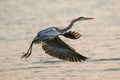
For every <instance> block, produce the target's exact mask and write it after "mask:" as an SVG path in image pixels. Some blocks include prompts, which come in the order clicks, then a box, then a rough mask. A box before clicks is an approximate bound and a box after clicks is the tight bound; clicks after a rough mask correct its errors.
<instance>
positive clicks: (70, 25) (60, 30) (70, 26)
mask: <svg viewBox="0 0 120 80" xmlns="http://www.w3.org/2000/svg"><path fill="white" fill-rule="evenodd" d="M75 22H76V20H73V21H72V22H71V23H70V24H69V25H68V26H67V27H66V28H63V29H59V32H61V33H63V32H65V31H67V30H69V29H71V28H72V27H73V25H74V23H75Z"/></svg>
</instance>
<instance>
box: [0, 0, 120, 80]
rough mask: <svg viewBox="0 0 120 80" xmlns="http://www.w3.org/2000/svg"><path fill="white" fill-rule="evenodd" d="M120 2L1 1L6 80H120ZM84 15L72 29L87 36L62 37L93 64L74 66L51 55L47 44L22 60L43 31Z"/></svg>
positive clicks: (1, 62) (0, 57)
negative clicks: (86, 19) (46, 52)
mask: <svg viewBox="0 0 120 80" xmlns="http://www.w3.org/2000/svg"><path fill="white" fill-rule="evenodd" d="M119 3H120V0H0V80H120V13H119V12H120V4H119ZM79 16H85V17H93V18H95V19H94V20H91V21H83V22H78V23H76V24H75V25H74V27H73V28H72V29H71V30H75V31H78V32H80V33H81V34H82V37H81V38H80V39H78V40H70V39H66V38H64V37H62V39H63V40H64V41H66V42H67V43H68V44H70V45H71V46H72V47H73V48H75V49H76V51H77V52H79V53H80V54H82V55H85V56H88V57H89V59H88V60H87V61H84V62H81V63H72V62H67V61H63V60H59V59H56V58H54V57H51V56H49V55H47V54H45V53H44V52H43V50H42V49H41V45H34V47H33V54H32V55H31V56H30V57H29V58H28V59H27V60H24V59H23V60H22V59H20V57H21V55H22V53H23V52H25V51H27V49H28V47H29V45H30V43H31V41H32V39H33V37H34V36H35V35H36V34H37V32H38V31H40V30H42V29H45V28H48V27H51V26H56V27H59V28H63V27H65V26H67V25H68V24H69V22H70V21H71V20H72V19H74V18H77V17H79Z"/></svg>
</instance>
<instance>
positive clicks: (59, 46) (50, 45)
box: [22, 17, 93, 62]
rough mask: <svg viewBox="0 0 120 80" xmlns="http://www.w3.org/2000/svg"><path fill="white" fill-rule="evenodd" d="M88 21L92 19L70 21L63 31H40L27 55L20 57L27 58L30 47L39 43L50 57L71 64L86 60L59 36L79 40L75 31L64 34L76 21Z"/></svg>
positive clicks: (28, 52)
mask: <svg viewBox="0 0 120 80" xmlns="http://www.w3.org/2000/svg"><path fill="white" fill-rule="evenodd" d="M89 19H93V18H85V17H79V18H77V19H74V20H72V22H71V23H70V25H68V26H67V27H66V28H64V29H59V28H57V27H50V28H47V29H44V30H41V31H40V32H38V34H37V36H36V37H35V38H34V40H33V41H32V43H31V45H30V47H29V49H28V51H27V53H24V55H22V58H28V57H29V56H30V55H31V53H32V46H33V44H34V43H35V44H38V43H41V44H42V49H43V50H44V51H45V53H47V54H49V55H50V56H53V57H56V58H59V59H63V60H67V61H71V62H81V61H82V60H86V59H87V57H85V56H83V55H81V54H79V53H77V52H76V51H75V49H73V48H72V47H70V46H69V45H68V44H66V43H65V42H64V41H63V40H61V39H60V37H59V35H62V36H64V37H66V38H70V39H78V38H80V36H81V35H80V34H79V33H78V32H75V31H69V32H66V31H68V30H69V29H71V28H72V26H73V24H74V23H75V22H76V21H82V20H89Z"/></svg>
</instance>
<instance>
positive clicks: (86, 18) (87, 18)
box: [73, 17, 94, 21]
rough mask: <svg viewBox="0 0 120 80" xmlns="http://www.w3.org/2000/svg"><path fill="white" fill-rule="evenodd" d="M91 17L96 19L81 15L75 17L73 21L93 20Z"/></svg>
mask: <svg viewBox="0 0 120 80" xmlns="http://www.w3.org/2000/svg"><path fill="white" fill-rule="evenodd" d="M91 19H94V18H90V17H79V18H76V19H74V20H73V21H83V20H91Z"/></svg>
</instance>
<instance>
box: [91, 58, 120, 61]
mask: <svg viewBox="0 0 120 80" xmlns="http://www.w3.org/2000/svg"><path fill="white" fill-rule="evenodd" d="M119 60H120V58H108V59H94V60H93V61H119Z"/></svg>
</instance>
